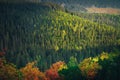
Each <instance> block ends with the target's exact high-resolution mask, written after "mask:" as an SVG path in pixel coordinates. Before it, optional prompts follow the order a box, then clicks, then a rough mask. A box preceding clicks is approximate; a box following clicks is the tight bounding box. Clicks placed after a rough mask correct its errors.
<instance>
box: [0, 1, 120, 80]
mask: <svg viewBox="0 0 120 80" xmlns="http://www.w3.org/2000/svg"><path fill="white" fill-rule="evenodd" d="M119 22H120V16H119V15H107V14H87V13H86V14H83V13H81V14H75V13H69V12H68V11H66V9H64V8H63V7H61V6H59V5H57V4H53V3H50V2H47V3H0V66H2V67H0V79H3V80H5V79H6V80H8V79H9V78H10V76H12V77H11V78H10V80H18V78H21V77H23V78H24V79H22V78H21V80H29V79H31V78H30V76H33V75H34V79H33V80H68V78H69V77H70V75H71V74H72V75H73V76H71V78H70V79H69V80H74V79H75V80H81V79H80V78H82V80H88V79H90V80H93V78H95V77H97V79H100V80H101V78H100V76H101V75H102V74H101V73H102V72H103V71H104V70H105V69H106V68H105V66H104V64H106V65H107V67H108V69H107V70H106V71H107V72H108V73H106V76H109V75H111V73H109V69H111V68H114V67H116V68H117V69H119V68H118V67H119V64H118V63H119V50H120V29H119V27H120V23H119ZM105 52H108V53H112V52H114V53H116V54H115V55H114V53H112V55H111V54H108V53H105ZM101 53H103V57H102V58H101V57H100V55H101V56H102V54H101ZM104 53H105V55H104ZM98 55H99V56H98ZM95 56H98V57H97V61H96V57H95ZM88 57H90V58H88ZM91 57H92V58H91ZM94 57H95V59H94ZM109 57H110V58H109ZM85 58H86V59H87V58H88V59H87V61H88V62H89V63H90V64H91V67H90V68H89V69H88V67H87V66H86V65H88V64H86V63H87V61H86V62H85V63H84V59H85ZM104 58H105V59H107V60H105V61H104ZM86 59H85V60H86ZM94 60H95V61H94ZM111 60H112V61H111ZM59 61H60V62H59ZM109 61H110V62H112V63H115V64H116V65H114V64H110V65H109V64H108V63H109ZM31 62H32V63H31ZM56 62H57V63H56ZM78 62H79V63H80V65H78ZM92 62H95V63H92ZM11 63H13V64H14V65H16V67H15V66H14V65H13V64H11ZM27 63H28V64H27ZM53 63H56V64H53ZM66 63H67V64H66ZM26 64H27V65H26ZM52 64H53V65H52ZM25 65H26V66H25ZM61 65H62V67H61ZM94 65H95V66H96V67H92V66H94ZM34 66H35V67H34ZM83 66H84V67H83ZM101 66H102V67H103V68H101ZM109 66H112V67H109ZM49 68H50V69H49ZM18 69H19V70H18ZM79 69H80V71H81V72H79ZM117 69H116V70H117ZM6 70H8V73H7V74H6V72H7V71H6ZM12 70H13V73H9V72H12ZM39 70H40V71H46V72H45V73H42V72H40V71H39ZM71 70H72V71H71ZM74 70H75V71H77V72H78V73H77V72H74ZM84 70H85V71H86V70H90V71H91V70H95V72H92V73H91V72H90V74H89V73H88V72H89V71H86V73H84ZM99 70H100V71H101V72H100V74H99V75H97V76H96V74H97V71H99ZM29 71H31V72H30V73H29ZM56 71H57V72H56ZM1 72H5V73H1ZM34 72H35V73H34ZM51 72H53V74H52V73H51ZM54 72H55V73H54ZM69 72H73V73H71V74H68V73H69ZM82 72H83V73H82ZM113 72H114V71H113ZM74 73H77V75H80V76H79V77H78V76H77V75H75V74H74ZM118 73H119V72H118ZM4 74H6V75H7V76H4ZM22 74H23V75H22ZM13 75H15V76H13ZM29 75H30V76H29ZM1 76H2V77H4V78H2V77H1ZM35 76H37V77H35ZM38 76H39V79H38ZM56 76H57V77H56ZM60 76H61V77H60ZM91 76H92V78H91ZM102 76H103V75H102ZM114 76H116V75H114ZM16 77H17V78H16ZM117 77H118V76H117ZM109 79H110V78H108V77H107V78H106V79H105V80H109ZM115 79H117V78H115ZM102 80H103V79H102ZM111 80H113V77H112V78H111Z"/></svg>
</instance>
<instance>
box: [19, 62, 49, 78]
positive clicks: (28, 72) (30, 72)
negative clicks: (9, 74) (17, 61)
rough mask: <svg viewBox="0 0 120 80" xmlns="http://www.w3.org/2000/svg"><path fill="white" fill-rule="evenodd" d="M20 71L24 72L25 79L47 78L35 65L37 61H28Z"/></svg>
mask: <svg viewBox="0 0 120 80" xmlns="http://www.w3.org/2000/svg"><path fill="white" fill-rule="evenodd" d="M20 71H21V72H22V73H23V77H24V80H47V78H46V77H45V75H44V73H42V72H40V71H39V69H38V68H37V67H36V66H35V62H31V63H28V64H27V65H26V66H25V67H24V68H22V69H20Z"/></svg>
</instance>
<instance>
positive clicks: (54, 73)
mask: <svg viewBox="0 0 120 80" xmlns="http://www.w3.org/2000/svg"><path fill="white" fill-rule="evenodd" d="M63 65H65V63H64V62H62V61H59V62H56V63H54V64H53V65H52V66H51V67H50V69H48V70H47V71H46V73H45V74H46V76H47V78H48V79H49V80H61V79H62V78H61V77H60V76H59V74H58V70H59V69H60V68H61V67H62V66H63Z"/></svg>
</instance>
